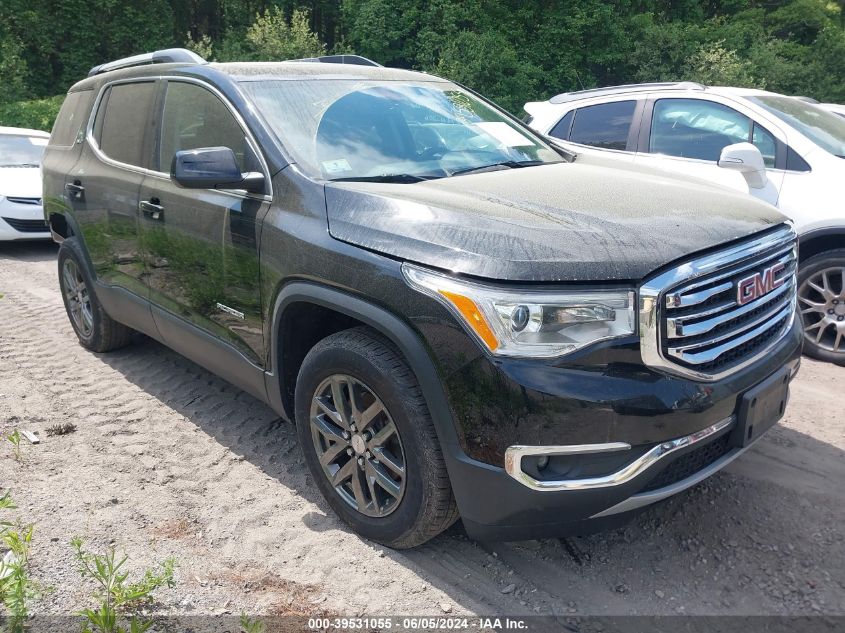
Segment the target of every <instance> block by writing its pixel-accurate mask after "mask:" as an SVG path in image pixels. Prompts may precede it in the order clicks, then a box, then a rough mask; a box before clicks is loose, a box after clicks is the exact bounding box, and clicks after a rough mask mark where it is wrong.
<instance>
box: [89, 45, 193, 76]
mask: <svg viewBox="0 0 845 633" xmlns="http://www.w3.org/2000/svg"><path fill="white" fill-rule="evenodd" d="M172 62H183V63H185V64H204V63H206V62H205V60H204V59H203V58H202V57H200V56H199V55H197V54H196V53H194V52H193V51H189V50H188V49H186V48H166V49H164V50H160V51H154V52H152V53H142V54H140V55H133V56H132V57H124V58H123V59H116V60H114V61H113V62H106V63H105V64H100V65H99V66H94V67H93V68H92V69H91V70H89V71H88V76H89V77H93V76H94V75H99V74H101V73H106V72H109V71H110V70H117V69H119V68H129V67H130V66H143V65H146V64H168V63H172Z"/></svg>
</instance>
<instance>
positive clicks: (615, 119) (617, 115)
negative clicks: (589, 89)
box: [561, 101, 637, 150]
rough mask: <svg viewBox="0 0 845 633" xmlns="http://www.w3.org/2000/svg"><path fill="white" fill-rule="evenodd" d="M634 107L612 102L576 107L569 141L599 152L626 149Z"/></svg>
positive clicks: (634, 105) (622, 102)
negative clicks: (598, 149) (597, 148)
mask: <svg viewBox="0 0 845 633" xmlns="http://www.w3.org/2000/svg"><path fill="white" fill-rule="evenodd" d="M636 105H637V103H636V101H615V102H613V103H602V104H601V105H594V106H587V107H585V108H579V109H578V110H577V111H576V112H575V121H573V123H572V129H571V131H570V133H569V140H570V141H572V142H573V143H580V144H582V145H591V146H593V147H600V148H602V149H618V150H624V149H625V148H626V147H627V146H628V134H629V132H630V131H631V121H633V119H634V109H635V108H636ZM561 123H562V121H561Z"/></svg>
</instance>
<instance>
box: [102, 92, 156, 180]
mask: <svg viewBox="0 0 845 633" xmlns="http://www.w3.org/2000/svg"><path fill="white" fill-rule="evenodd" d="M154 100H155V83H153V82H151V81H147V82H143V83H130V84H116V85H114V86H112V87H111V88H110V89H109V92H108V95H107V98H106V99H104V100H103V102H102V105H101V106H100V110H101V111H102V109H103V108H104V107H105V112H104V113H102V123H100V120H99V119H100V114H101V113H100V112H98V113H97V119H98V121H97V128H98V130H97V132H98V136H99V143H100V149H101V150H102V151H103V153H104V154H105V155H106V156H108V157H109V158H111V159H112V160H116V161H120V162H121V163H127V164H129V165H143V164H144V162H145V161H144V159H143V155H144V154H143V152H144V133H145V131H146V129H147V125H146V124H147V118H148V116H149V113H150V110H151V109H152V107H153V101H154Z"/></svg>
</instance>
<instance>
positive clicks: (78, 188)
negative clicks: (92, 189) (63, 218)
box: [65, 180, 85, 200]
mask: <svg viewBox="0 0 845 633" xmlns="http://www.w3.org/2000/svg"><path fill="white" fill-rule="evenodd" d="M65 189H66V190H67V192H68V193H69V194H70V197H71V198H73V199H74V200H82V198H83V197H84V196H85V187H83V186H82V181H80V180H74V181H73V182H69V183H67V184H65Z"/></svg>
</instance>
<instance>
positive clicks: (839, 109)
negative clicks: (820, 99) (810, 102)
mask: <svg viewBox="0 0 845 633" xmlns="http://www.w3.org/2000/svg"><path fill="white" fill-rule="evenodd" d="M819 106H820V107H822V108H824V109H825V110H829V111H831V112H833V113H834V114H838V115H839V116H841V117H842V118H843V119H845V105H839V104H838V103H820V104H819Z"/></svg>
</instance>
